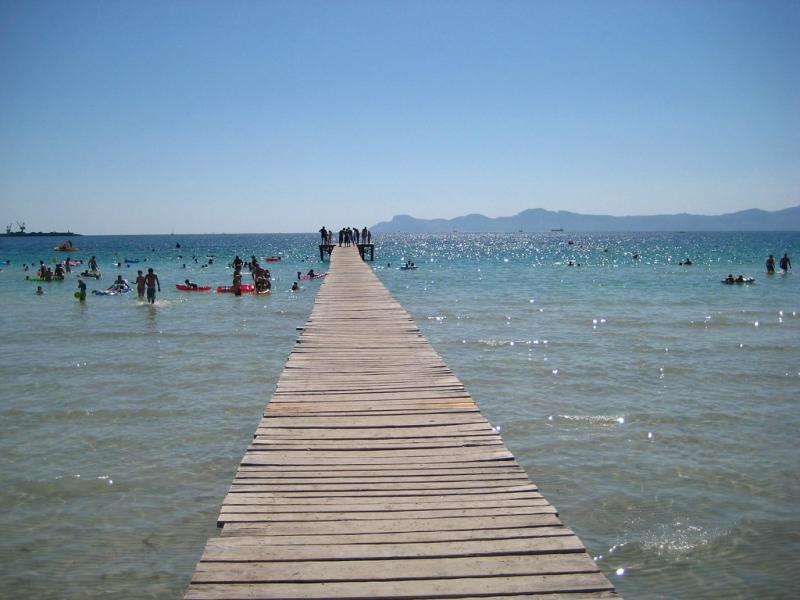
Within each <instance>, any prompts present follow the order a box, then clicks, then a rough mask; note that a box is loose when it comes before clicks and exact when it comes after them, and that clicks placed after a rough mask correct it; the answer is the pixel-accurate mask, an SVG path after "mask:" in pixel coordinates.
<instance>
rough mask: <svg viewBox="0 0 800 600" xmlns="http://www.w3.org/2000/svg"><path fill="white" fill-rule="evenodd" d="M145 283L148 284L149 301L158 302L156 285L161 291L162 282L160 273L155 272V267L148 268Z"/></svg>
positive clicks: (151, 302)
mask: <svg viewBox="0 0 800 600" xmlns="http://www.w3.org/2000/svg"><path fill="white" fill-rule="evenodd" d="M144 283H145V285H146V286H147V301H148V302H149V303H150V304H155V303H156V286H158V291H159V292H160V291H161V282H160V281H159V280H158V275H156V274H155V273H153V268H152V267H150V268H149V269H147V275H145V277H144Z"/></svg>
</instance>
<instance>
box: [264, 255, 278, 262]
mask: <svg viewBox="0 0 800 600" xmlns="http://www.w3.org/2000/svg"><path fill="white" fill-rule="evenodd" d="M282 258H283V257H282V256H268V257H267V258H265V259H264V260H265V261H267V262H280V260H281V259H282Z"/></svg>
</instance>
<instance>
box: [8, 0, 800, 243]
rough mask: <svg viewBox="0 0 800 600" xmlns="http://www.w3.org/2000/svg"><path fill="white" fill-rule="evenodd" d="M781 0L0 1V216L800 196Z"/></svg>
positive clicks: (190, 223) (604, 204)
mask: <svg viewBox="0 0 800 600" xmlns="http://www.w3.org/2000/svg"><path fill="white" fill-rule="evenodd" d="M798 31H800V2H798V1H796V0H791V1H786V2H775V1H764V0H751V1H746V2H737V1H733V0H724V1H720V2H711V1H702V0H688V1H681V0H668V1H667V0H665V1H661V2H659V1H648V0H636V1H632V2H626V1H622V0H615V1H608V2H601V1H587V0H581V1H577V0H576V1H569V0H567V1H555V2H537V1H533V0H531V1H526V2H506V1H504V2H500V1H488V2H469V1H465V0H459V1H457V2H446V1H442V0H432V1H428V2H413V1H410V0H406V1H397V2H388V1H381V0H368V1H363V2H362V1H349V0H341V1H333V0H330V1H317V2H305V1H297V0H292V1H289V2H270V1H266V0H261V1H258V2H243V1H224V2H223V1H220V2H206V1H192V2H189V1H178V2H175V1H173V2H168V1H165V0H157V1H148V0H135V1H133V0H132V1H128V2H119V1H114V0H97V1H86V2H79V1H63V2H62V1H58V2H54V1H51V0H47V1H44V2H37V1H30V0H14V1H11V0H0V220H2V219H5V220H4V221H1V222H0V226H5V224H6V223H12V222H13V221H16V220H21V221H26V222H27V224H28V228H29V230H40V229H41V230H51V229H60V228H70V229H72V230H73V231H77V232H81V233H169V232H171V231H174V232H176V233H191V232H196V233H200V232H281V231H284V232H288V231H316V230H317V229H319V227H320V226H322V225H323V224H324V225H327V226H329V227H337V228H338V227H341V226H344V225H354V226H363V225H367V226H370V225H372V224H374V223H376V222H377V221H380V220H386V219H389V218H391V217H392V216H393V215H395V214H398V213H406V214H411V215H413V216H416V217H423V218H434V217H454V216H458V215H462V214H467V213H471V212H479V213H483V214H486V215H489V216H500V215H512V214H516V213H517V212H519V211H521V210H524V209H527V208H539V207H541V208H547V209H551V210H572V211H575V212H583V213H592V214H614V215H624V214H660V213H676V212H684V211H685V212H692V213H701V214H717V213H722V212H732V211H736V210H741V209H745V208H763V209H767V210H775V209H779V208H785V207H788V206H793V205H797V204H800V34H798Z"/></svg>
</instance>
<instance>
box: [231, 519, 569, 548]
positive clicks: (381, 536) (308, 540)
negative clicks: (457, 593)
mask: <svg viewBox="0 0 800 600" xmlns="http://www.w3.org/2000/svg"><path fill="white" fill-rule="evenodd" d="M270 527H271V524H264V523H226V524H225V527H223V528H222V535H224V536H234V535H235V536H245V535H246V536H259V537H260V538H261V539H262V540H264V543H266V544H272V545H275V546H281V545H293V544H299V545H303V546H305V545H308V544H318V543H319V542H320V536H319V535H273V534H272V533H267V532H268V531H274V530H270V529H269V528H270ZM558 535H575V534H574V533H573V532H572V531H571V530H570V529H569V528H567V527H564V526H563V525H557V526H547V525H541V526H537V527H514V528H511V529H501V528H497V529H446V530H443V531H400V532H382V533H378V532H368V533H340V534H335V533H334V534H327V538H326V540H330V542H331V543H333V544H397V543H403V542H407V543H409V542H410V543H424V542H447V541H452V542H457V541H460V540H504V539H511V538H532V537H553V536H558Z"/></svg>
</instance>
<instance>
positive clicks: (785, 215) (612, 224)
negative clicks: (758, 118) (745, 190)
mask: <svg viewBox="0 0 800 600" xmlns="http://www.w3.org/2000/svg"><path fill="white" fill-rule="evenodd" d="M371 230H372V232H373V233H443V232H452V231H458V232H467V233H488V232H497V233H511V232H520V231H522V232H538V231H562V230H563V231H798V230H800V206H794V207H791V208H785V209H783V210H776V211H766V210H761V209H757V208H753V209H750V210H743V211H739V212H735V213H727V214H723V215H691V214H687V213H681V214H674V215H648V216H631V217H614V216H611V215H582V214H579V213H573V212H568V211H563V210H560V211H550V210H545V209H543V208H531V209H528V210H524V211H522V212H521V213H519V214H517V215H514V216H512V217H497V218H491V217H487V216H484V215H479V214H471V215H465V216H463V217H456V218H454V219H417V218H414V217H412V216H410V215H396V216H395V217H394V218H393V219H392V220H391V221H382V222H380V223H377V224H375V225H373V226H372V228H371Z"/></svg>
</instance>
